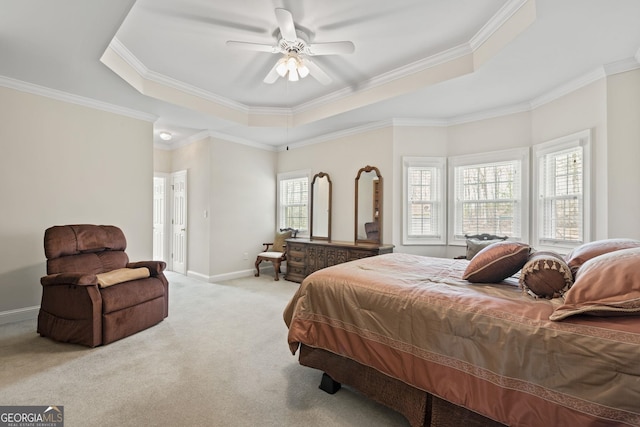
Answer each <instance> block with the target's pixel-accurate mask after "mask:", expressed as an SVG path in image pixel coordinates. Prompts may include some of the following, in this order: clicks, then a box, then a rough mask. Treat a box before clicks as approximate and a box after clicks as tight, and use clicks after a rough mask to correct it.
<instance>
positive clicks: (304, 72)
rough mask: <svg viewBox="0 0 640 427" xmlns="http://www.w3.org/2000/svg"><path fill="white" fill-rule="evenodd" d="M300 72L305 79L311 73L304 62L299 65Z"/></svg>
mask: <svg viewBox="0 0 640 427" xmlns="http://www.w3.org/2000/svg"><path fill="white" fill-rule="evenodd" d="M298 74H300V78H301V79H304V78H305V77H307V76H308V75H309V69H308V68H307V66H306V65H304V63H303V62H300V66H299V67H298Z"/></svg>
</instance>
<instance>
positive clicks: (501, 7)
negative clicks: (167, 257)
mask: <svg viewBox="0 0 640 427" xmlns="http://www.w3.org/2000/svg"><path fill="white" fill-rule="evenodd" d="M0 7H1V10H2V12H1V13H0V76H3V77H0V84H4V85H6V86H17V87H22V86H21V85H22V84H23V83H28V84H30V85H37V86H42V87H45V88H49V89H55V90H57V91H61V92H63V93H65V94H71V95H76V96H78V97H82V98H83V99H87V100H93V101H96V102H97V104H98V105H109V106H112V107H113V108H114V109H116V110H117V109H121V110H122V111H128V112H130V113H131V114H134V115H136V114H137V115H142V116H144V117H148V118H153V119H156V121H155V126H154V128H155V129H156V133H158V132H159V131H161V130H168V131H170V132H172V133H173V134H174V140H173V141H172V142H171V144H174V145H176V144H177V145H179V144H181V143H184V142H185V141H188V140H189V138H190V137H192V136H193V135H196V134H200V133H202V132H210V133H211V134H213V135H219V136H223V137H227V138H229V139H231V140H235V141H239V142H246V143H252V144H256V145H260V146H264V147H276V148H281V147H284V146H286V145H292V144H294V145H295V144H303V143H307V142H310V141H314V140H318V139H319V138H322V137H324V136H326V135H330V134H339V133H343V132H348V131H349V130H352V129H358V128H363V127H365V128H366V127H368V126H375V124H376V123H388V122H389V121H391V120H398V121H402V120H404V121H406V122H412V123H433V124H449V123H455V122H461V121H465V120H471V119H474V118H479V117H482V116H483V115H491V114H498V113H499V112H505V111H515V110H522V109H527V108H531V107H532V106H534V105H536V103H542V102H544V100H545V99H546V97H547V96H552V94H554V93H561V92H562V90H563V88H566V87H574V86H576V85H579V84H581V83H584V82H588V81H590V80H592V79H595V78H598V77H599V76H601V75H604V73H606V72H616V71H619V70H626V69H632V68H637V67H639V66H640V65H639V64H638V62H639V60H640V24H638V21H639V19H638V18H640V1H638V0H535V1H534V0H446V1H445V0H396V1H394V2H390V1H382V0H348V1H345V0H323V1H321V2H320V1H311V0H299V1H295V0H235V1H232V0H215V1H210V0H209V1H206V0H138V1H134V0H91V1H86V0H56V1H51V0H28V1H16V0H0ZM277 7H282V8H286V9H288V10H290V11H291V12H292V14H293V17H294V21H295V24H296V27H297V28H299V29H303V30H305V31H306V32H308V33H309V35H310V39H311V42H312V43H313V42H316V43H322V42H332V41H343V40H349V41H352V42H353V43H354V45H355V52H354V53H353V54H351V55H331V56H316V57H314V61H315V62H316V63H317V64H318V65H319V66H320V67H321V68H322V69H323V70H324V71H325V72H326V73H327V74H328V75H329V76H330V77H331V78H332V79H333V82H332V83H331V84H330V85H327V86H324V85H322V84H320V83H319V82H318V81H316V80H314V79H313V78H312V77H307V78H306V79H303V80H301V81H299V82H288V81H286V80H285V79H279V80H278V81H277V82H276V83H275V84H273V85H268V84H266V83H263V81H262V79H263V78H264V77H265V75H266V74H267V73H268V71H269V70H270V69H271V67H272V66H273V64H274V63H275V62H276V61H277V59H278V58H279V57H280V56H279V55H274V54H270V53H262V52H251V51H244V50H236V49H231V48H229V47H228V46H226V45H225V42H226V41H227V40H238V41H248V42H255V43H264V44H275V43H276V42H277V38H278V34H279V31H278V26H277V21H276V18H275V13H274V9H275V8H277ZM527 17H528V18H527ZM498 35H499V36H500V37H499V40H501V41H502V42H503V43H500V42H499V43H497V45H496V46H497V47H496V48H495V49H493V50H492V49H487V50H488V51H489V53H484V51H483V50H482V49H483V46H484V47H485V48H486V46H490V45H493V44H495V43H494V42H495V40H497V39H498ZM491 37H493V38H491ZM494 39H495V40H494ZM465 55H467V56H465ZM480 57H482V58H480ZM466 58H468V59H470V61H471V63H472V66H471V68H470V69H466V68H465V67H462V68H460V67H456V68H455V70H453V71H451V69H450V67H449V64H453V61H456V60H459V59H460V60H465V59H466ZM473 61H476V62H475V66H473ZM461 69H463V71H460V70H461ZM425 70H426V71H425ZM440 70H443V71H440ZM436 71H437V72H438V75H439V76H440V77H438V78H437V79H435V80H432V79H430V78H428V76H429V75H431V74H429V73H435V72H436ZM420 73H426V74H420ZM425 76H427V77H425ZM155 142H156V143H157V144H161V141H159V140H157V141H155Z"/></svg>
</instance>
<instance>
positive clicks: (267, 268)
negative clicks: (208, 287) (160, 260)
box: [187, 265, 273, 283]
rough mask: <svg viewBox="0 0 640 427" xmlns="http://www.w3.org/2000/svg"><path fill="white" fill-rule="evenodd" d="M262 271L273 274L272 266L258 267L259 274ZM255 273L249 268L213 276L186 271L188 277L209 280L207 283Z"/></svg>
mask: <svg viewBox="0 0 640 427" xmlns="http://www.w3.org/2000/svg"><path fill="white" fill-rule="evenodd" d="M263 272H266V273H267V274H273V266H270V265H269V266H264V267H260V274H262V273H263ZM255 273H256V270H255V269H253V268H252V269H250V270H240V271H234V272H231V273H224V274H216V275H213V276H207V275H206V274H202V273H198V272H197V271H191V270H189V271H187V276H188V277H193V278H194V279H198V280H204V281H205V282H209V283H216V282H224V281H225V280H233V279H241V278H243V277H251V276H254V275H255Z"/></svg>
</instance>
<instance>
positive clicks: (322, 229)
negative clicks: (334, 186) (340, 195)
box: [309, 172, 331, 240]
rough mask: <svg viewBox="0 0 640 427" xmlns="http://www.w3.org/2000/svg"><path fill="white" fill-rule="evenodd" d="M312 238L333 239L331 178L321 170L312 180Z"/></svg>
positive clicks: (310, 229) (310, 223)
mask: <svg viewBox="0 0 640 427" xmlns="http://www.w3.org/2000/svg"><path fill="white" fill-rule="evenodd" d="M309 233H310V234H309V236H310V238H311V240H331V178H329V174H326V173H324V172H319V173H317V174H315V175H314V176H313V181H311V218H310V222H309Z"/></svg>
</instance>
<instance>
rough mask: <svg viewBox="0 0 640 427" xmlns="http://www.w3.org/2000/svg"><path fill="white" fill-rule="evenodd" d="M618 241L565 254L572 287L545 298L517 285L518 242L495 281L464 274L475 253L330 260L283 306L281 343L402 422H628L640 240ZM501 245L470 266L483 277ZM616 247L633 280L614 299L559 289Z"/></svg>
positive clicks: (600, 273) (638, 322)
mask: <svg viewBox="0 0 640 427" xmlns="http://www.w3.org/2000/svg"><path fill="white" fill-rule="evenodd" d="M634 244H635V243H634ZM637 245H638V246H640V242H637ZM505 246H508V244H507V245H505ZM605 246H606V245H605ZM486 250H487V249H483V251H481V252H480V254H482V253H483V252H484V251H486ZM616 250H620V251H619V252H616V255H615V256H614V257H612V253H601V254H598V256H592V257H590V258H593V260H592V259H588V258H586V257H583V259H581V260H579V261H580V262H579V263H576V262H574V265H572V266H571V268H572V270H571V271H572V272H571V273H570V274H569V275H568V276H569V277H570V278H571V280H570V281H571V282H572V283H571V284H569V283H567V284H566V285H565V286H564V287H563V288H558V289H557V290H556V291H557V292H552V293H551V294H550V295H548V296H547V297H536V295H534V294H533V293H532V291H531V289H529V288H528V287H527V286H526V284H524V283H522V279H523V274H524V273H523V272H524V271H525V269H524V267H523V264H524V263H527V261H528V260H531V258H532V254H531V253H529V249H527V254H526V255H525V257H524V262H522V259H521V260H520V261H518V262H517V263H516V264H517V265H511V266H510V267H509V269H508V271H507V274H509V275H508V277H506V278H504V279H501V280H495V282H494V283H490V282H487V281H486V280H484V281H481V282H480V283H474V282H471V281H470V280H468V279H469V270H470V268H471V267H473V266H474V265H473V263H474V261H475V260H476V257H474V259H473V260H471V261H468V260H459V259H444V258H430V257H424V256H417V255H409V254H403V253H393V254H387V255H380V256H376V257H372V258H365V259H361V260H357V261H352V262H349V263H345V264H340V265H336V266H333V267H329V268H326V269H323V270H319V271H317V272H315V273H313V274H311V275H310V276H308V277H307V278H306V279H305V280H304V281H303V283H302V284H301V286H300V288H299V289H298V290H297V292H296V293H295V295H294V296H293V298H292V299H291V301H290V302H289V304H288V306H287V307H286V309H285V312H284V320H285V323H286V324H287V326H288V328H289V332H288V343H289V347H290V350H291V352H292V353H293V354H296V352H299V362H300V363H301V364H302V365H305V366H310V367H313V368H316V369H319V370H321V371H324V373H325V374H324V375H323V378H322V383H321V388H322V389H323V390H325V391H328V392H334V391H336V390H337V389H338V388H339V386H340V384H341V383H343V384H345V385H349V386H352V387H353V388H355V389H357V390H359V391H360V392H362V393H364V394H365V395H367V396H369V397H371V398H373V399H375V400H377V401H378V402H381V403H383V404H385V405H387V406H389V407H391V408H393V409H395V410H397V411H399V412H401V413H402V414H404V415H405V416H406V417H407V419H408V421H409V423H410V424H411V425H412V426H423V425H431V426H436V425H437V426H444V425H466V426H473V425H478V426H493V425H500V424H504V425H512V426H551V425H558V426H559V425H567V426H578V425H580V426H585V425H590V426H605V425H608V426H609V425H630V426H634V425H635V426H638V425H640V363H639V362H640V316H636V315H633V314H634V313H636V312H637V311H639V310H640V286H639V285H638V284H639V283H640V273H636V271H640V268H638V265H640V264H637V262H638V261H639V260H640V247H639V248H635V249H633V248H631V247H630V248H626V247H623V248H616ZM605 252H606V251H605ZM612 252H613V251H612ZM502 255H503V254H502V253H500V254H498V255H495V256H493V257H489V260H490V261H491V262H490V263H489V267H488V268H486V267H487V266H486V265H483V266H482V268H481V269H480V271H481V272H482V273H483V274H485V273H486V274H489V276H491V274H493V272H494V271H495V270H497V269H499V268H498V267H500V266H497V265H496V264H494V261H496V259H498V261H500V262H502V263H504V260H505V258H509V257H508V256H507V257H504V256H502ZM622 255H624V256H622ZM478 256H479V255H478ZM625 256H626V257H627V258H628V259H630V260H631V261H629V262H631V263H636V264H635V268H629V269H628V270H629V271H625V272H624V274H623V275H622V276H623V277H622V278H616V280H617V281H618V282H621V283H623V284H625V286H627V287H630V288H631V290H632V291H631V292H628V293H626V294H625V300H624V303H620V302H619V301H616V302H615V303H611V302H610V301H609V300H610V299H611V298H609V300H607V301H605V300H606V299H607V298H608V297H609V295H608V294H607V295H605V296H601V297H602V298H601V300H600V301H598V303H597V304H596V303H594V301H586V302H585V301H577V300H575V299H576V298H583V297H584V295H582V294H580V295H579V296H578V297H575V296H572V295H570V294H569V292H573V289H574V288H575V289H576V290H577V291H580V290H581V289H583V288H586V289H587V294H588V293H589V292H591V291H589V289H591V288H593V287H594V286H595V285H594V286H591V284H592V283H596V284H601V283H609V279H608V278H607V275H611V274H612V273H611V268H618V270H619V269H620V267H616V266H617V264H616V263H618V264H619V262H618V260H619V259H623V260H624V259H627V258H625ZM607 257H609V258H607ZM520 258H522V256H521V257H520ZM600 258H604V259H602V260H600ZM507 261H509V260H508V259H507ZM595 261H598V262H597V263H596V262H595ZM485 264H486V262H485ZM529 264H530V262H529V263H527V264H526V265H527V266H528V265H529ZM552 264H553V263H551V262H549V263H547V262H546V261H545V263H544V264H542V263H539V264H537V265H539V266H542V265H544V266H545V268H546V267H547V266H552ZM582 264H584V265H582ZM592 264H594V265H592ZM563 265H564V262H563ZM566 266H567V267H568V266H569V264H567V265H566ZM581 267H582V268H583V270H584V271H585V273H584V274H583V275H582V276H581V274H582V273H581V271H582V270H579V268H581ZM587 267H588V268H587ZM514 268H517V270H518V272H517V273H516V274H513V271H512V270H513V269H514ZM532 271H533V270H532ZM538 272H539V271H538V270H536V271H533V272H532V273H531V274H530V275H531V277H532V278H534V277H538ZM547 272H551V273H553V274H557V271H555V270H554V271H552V270H551V267H549V270H548V271H547ZM475 273H477V266H476V271H475ZM504 273H505V272H504V271H503V274H504ZM587 273H589V274H587ZM564 274H565V277H566V276H567V274H566V271H565V272H564ZM587 276H589V277H587ZM463 277H465V279H463ZM574 278H575V283H573V280H574ZM485 279H486V278H485ZM582 279H584V280H582ZM587 279H588V280H590V282H589V283H588V284H587V285H586V286H585V285H584V284H583V282H585V281H586V280H587ZM567 282H569V280H568V279H567ZM531 283H532V284H533V283H535V282H533V281H532V282H531ZM570 285H573V286H570ZM599 288H603V289H605V288H606V289H609V288H614V286H609V285H608V284H607V285H606V286H599ZM537 290H538V291H539V289H537ZM577 291H576V292H574V293H578V292H577ZM606 292H609V293H610V292H611V291H609V290H607V291H605V293H606ZM616 292H619V291H616ZM583 293H584V292H583ZM572 298H573V300H572ZM591 298H592V299H593V296H591ZM579 303H583V304H582V305H581V304H579ZM585 306H586V307H587V308H585ZM589 307H590V308H589ZM588 314H596V315H588ZM554 316H555V320H550V317H552V318H553V317H554Z"/></svg>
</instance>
